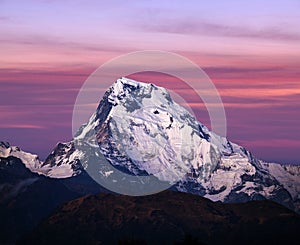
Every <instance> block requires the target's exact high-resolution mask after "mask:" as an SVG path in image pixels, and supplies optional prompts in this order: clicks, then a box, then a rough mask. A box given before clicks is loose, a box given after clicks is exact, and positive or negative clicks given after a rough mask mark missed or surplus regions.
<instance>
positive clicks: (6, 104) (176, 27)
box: [0, 0, 300, 164]
mask: <svg viewBox="0 0 300 245" xmlns="http://www.w3.org/2000/svg"><path fill="white" fill-rule="evenodd" d="M299 9H300V2H299V1H297V0H295V1H292V0H287V1H284V0H282V1H276V0H272V1H271V0H270V1H263V3H262V1H186V2H184V1H57V0H48V1H46V0H45V1H33V0H31V1H30V0H29V1H8V0H7V1H5V0H4V1H3V0H2V1H1V0H0V33H1V35H0V51H1V55H0V87H1V96H0V102H1V104H0V118H1V120H0V140H6V141H9V142H11V144H13V145H19V146H20V147H21V148H23V149H24V150H27V151H31V152H34V153H37V154H39V155H40V156H41V158H44V157H45V156H46V155H47V154H48V153H49V152H50V151H51V149H52V148H53V146H54V145H55V144H56V143H57V142H58V141H68V140H70V139H71V137H72V128H71V125H72V110H73V105H74V102H75V99H76V95H77V93H78V91H79V89H80V87H81V86H82V84H83V83H84V81H85V80H86V79H87V77H88V76H89V75H90V74H91V73H92V72H93V71H94V70H95V69H96V68H97V67H98V66H100V65H101V64H103V63H104V62H106V61H108V60H109V59H111V58H114V57H116V56H118V55H122V54H125V53H127V52H131V51H137V50H145V49H156V50H165V51H171V52H176V53H178V54H181V55H184V56H186V57H187V58H189V59H190V60H192V61H193V62H195V63H196V64H197V65H199V66H200V67H201V68H203V69H204V70H205V71H206V73H207V74H208V75H209V76H210V78H211V79H212V81H213V82H214V83H215V85H216V87H217V89H218V90H219V93H220V95H221V96H222V100H223V102H224V105H225V110H226V114H227V122H228V134H227V136H228V138H229V139H230V140H232V141H234V142H237V143H240V144H242V145H243V146H245V147H247V148H248V149H249V150H251V151H252V152H253V153H254V155H256V156H257V157H259V158H261V159H264V160H266V161H276V162H284V163H295V164H296V163H298V164H300V151H299V149H300V140H299V139H300V126H299V125H300V124H299V119H300V113H299V112H300V29H299V26H300V15H299ZM148 78H149V79H151V76H148ZM152 78H153V79H154V77H152ZM151 82H153V81H151ZM160 85H163V84H160ZM166 86H167V84H166ZM174 90H176V88H174ZM177 92H178V93H179V94H182V96H184V93H186V94H188V92H187V91H186V90H180V89H177ZM193 98H194V97H193V96H189V102H190V103H191V105H192V106H193V108H194V110H195V111H196V112H197V117H198V119H199V120H200V121H201V122H203V123H205V124H207V125H209V120H208V117H207V113H206V111H205V108H203V105H202V104H201V103H200V102H199V101H197V100H196V101H193Z"/></svg>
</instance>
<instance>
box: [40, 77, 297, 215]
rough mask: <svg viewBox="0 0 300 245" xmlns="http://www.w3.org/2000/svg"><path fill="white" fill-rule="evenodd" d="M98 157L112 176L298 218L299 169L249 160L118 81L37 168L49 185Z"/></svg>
mask: <svg viewBox="0 0 300 245" xmlns="http://www.w3.org/2000/svg"><path fill="white" fill-rule="evenodd" d="M99 153H100V154H102V155H103V156H104V158H105V160H106V162H107V161H108V162H109V164H110V165H111V166H114V169H116V170H119V171H122V172H124V173H126V174H129V175H132V176H154V177H156V178H157V179H159V180H161V181H164V182H168V183H169V184H170V185H172V188H173V189H176V190H178V191H181V192H188V193H194V194H198V195H201V196H204V197H206V198H209V199H211V200H213V201H222V202H246V201H249V200H262V199H269V200H273V201H275V202H278V203H281V204H283V205H285V206H287V207H289V208H290V209H293V210H295V211H297V212H300V166H290V165H280V164H275V163H265V162H263V161H261V160H258V159H256V158H255V157H254V156H253V155H252V154H251V153H250V152H249V151H247V150H246V149H245V148H244V147H242V146H239V145H237V144H234V143H232V142H230V141H229V140H228V139H227V138H225V137H221V136H218V135H217V134H215V133H213V132H211V131H210V130H209V129H208V128H207V127H205V126H204V125H203V124H201V123H200V122H198V121H197V120H196V119H195V118H194V117H193V116H192V115H191V114H190V113H189V112H188V111H187V110H186V109H184V108H183V107H182V106H180V105H179V104H177V103H176V102H174V101H173V100H172V98H171V96H170V94H169V92H168V91H167V90H166V89H165V88H162V87H158V86H155V85H153V84H148V83H142V82H137V81H134V80H131V79H128V78H120V79H118V80H117V81H116V82H115V83H114V84H113V85H112V86H111V87H110V88H109V89H108V90H107V91H106V93H105V94H104V96H103V98H102V99H101V101H100V103H99V105H98V107H97V110H96V111H95V113H94V114H93V115H92V116H91V117H90V119H89V121H88V122H87V123H86V124H84V125H82V126H81V127H80V129H79V130H78V132H77V134H76V135H75V137H74V139H73V141H71V142H68V143H59V144H58V145H57V146H56V148H55V149H54V150H53V151H52V153H51V154H50V155H49V156H48V158H47V159H46V161H45V162H44V163H41V164H40V165H38V166H39V168H40V169H47V171H46V172H45V171H40V172H41V173H43V174H46V175H49V174H50V173H51V175H50V176H51V177H56V178H62V177H71V176H76V175H79V174H81V173H83V172H84V171H85V169H86V168H87V167H88V166H87V165H86V164H85V161H84V160H85V157H86V156H87V155H89V156H90V155H93V156H98V155H99ZM36 171H37V170H36ZM48 173H49V174H48ZM96 174H98V175H101V178H110V177H111V176H113V174H114V170H111V169H110V170H109V171H108V170H107V168H106V166H105V164H103V165H101V166H100V167H99V169H98V170H97V173H96ZM114 181H117V180H114Z"/></svg>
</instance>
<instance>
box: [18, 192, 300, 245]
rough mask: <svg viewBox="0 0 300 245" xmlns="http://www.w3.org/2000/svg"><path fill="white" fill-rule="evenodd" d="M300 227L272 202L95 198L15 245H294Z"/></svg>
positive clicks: (168, 196) (173, 196)
mask: <svg viewBox="0 0 300 245" xmlns="http://www.w3.org/2000/svg"><path fill="white" fill-rule="evenodd" d="M299 228H300V216H299V215H297V214H295V213H293V212H292V211H290V210H288V209H286V208H284V207H282V206H280V205H278V204H275V203H273V202H270V201H259V202H249V203H246V204H223V203H220V202H217V203H214V202H212V201H209V200H208V199H205V198H203V197H200V196H196V195H190V194H186V193H178V192H171V191H164V192H161V193H159V194H155V195H151V196H143V197H130V196H124V195H117V194H99V195H97V196H87V197H82V198H79V199H76V200H73V201H71V202H68V203H66V204H65V205H63V206H62V207H61V208H60V209H58V210H56V212H54V213H53V214H52V215H51V216H50V217H48V219H46V220H45V221H44V222H42V224H41V225H40V226H39V227H38V228H37V229H35V230H34V231H33V232H32V233H31V234H29V235H27V236H26V237H24V238H23V239H21V240H20V241H19V243H18V244H65V243H71V244H102V243H103V244H117V243H118V242H119V243H120V242H122V241H123V242H124V244H131V243H129V242H130V241H131V242H134V241H135V242H136V243H132V244H174V242H179V241H181V240H183V239H184V237H186V236H188V235H190V236H191V237H192V238H194V240H198V241H199V242H200V241H201V242H202V243H201V244H203V243H205V244H282V243H284V244H297V241H298V231H299ZM125 241H127V243H125ZM189 244H191V243H189Z"/></svg>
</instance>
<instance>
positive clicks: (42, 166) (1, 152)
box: [0, 142, 80, 178]
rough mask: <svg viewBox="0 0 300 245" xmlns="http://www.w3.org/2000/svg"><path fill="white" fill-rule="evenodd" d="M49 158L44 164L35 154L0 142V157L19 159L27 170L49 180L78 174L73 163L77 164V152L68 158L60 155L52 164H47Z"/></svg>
mask: <svg viewBox="0 0 300 245" xmlns="http://www.w3.org/2000/svg"><path fill="white" fill-rule="evenodd" d="M70 144H72V143H68V144H66V145H67V146H68V147H69V145H70ZM58 145H59V144H58ZM68 147H66V149H69V150H71V148H68ZM52 153H54V152H52ZM50 156H51V154H50ZM50 156H48V158H47V159H46V161H45V162H42V161H40V160H39V157H38V156H37V155H35V154H31V153H28V152H24V151H22V150H21V149H20V148H19V147H17V146H10V144H9V143H8V142H0V157H2V158H8V157H16V158H18V159H20V160H21V161H22V162H23V164H24V165H25V167H26V168H28V169H29V170H30V171H31V172H34V173H37V174H40V175H45V176H48V177H51V178H66V177H71V176H75V175H77V174H79V173H80V170H79V169H78V167H74V163H77V162H78V161H79V160H78V158H79V157H80V153H79V152H77V151H74V152H73V151H72V153H70V155H69V156H68V158H67V157H66V155H65V154H63V155H61V156H60V157H59V156H56V158H55V160H54V162H53V163H52V164H49V162H50V160H49V159H50Z"/></svg>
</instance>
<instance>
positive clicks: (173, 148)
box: [79, 78, 231, 183]
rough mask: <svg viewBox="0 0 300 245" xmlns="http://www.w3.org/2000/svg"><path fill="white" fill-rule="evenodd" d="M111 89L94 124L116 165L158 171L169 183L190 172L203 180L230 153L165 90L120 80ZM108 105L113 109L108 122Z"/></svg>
mask: <svg viewBox="0 0 300 245" xmlns="http://www.w3.org/2000/svg"><path fill="white" fill-rule="evenodd" d="M109 91H110V92H109V93H108V94H107V95H106V97H104V98H103V101H102V106H99V107H98V110H97V113H96V116H95V118H94V122H101V124H100V123H98V125H97V127H96V132H97V141H98V144H99V146H100V150H101V153H102V154H103V155H104V156H106V157H107V159H108V160H109V161H110V163H111V164H113V165H115V166H121V167H125V168H126V169H127V170H128V171H129V172H131V173H132V174H141V173H147V174H153V175H154V176H156V177H158V178H159V179H160V180H163V181H169V182H170V183H176V182H177V181H178V180H180V179H182V178H184V176H185V175H186V174H187V173H196V174H197V177H198V179H199V181H200V180H205V179H207V178H209V176H210V174H211V172H212V171H213V170H214V169H215V168H216V166H217V164H218V163H219V161H220V158H221V155H222V151H225V152H227V153H230V152H231V148H230V144H229V142H228V141H227V140H226V139H225V140H224V139H222V140H224V141H225V145H222V147H217V146H216V145H215V144H214V143H212V142H211V138H214V139H215V138H216V137H217V136H215V135H213V137H212V136H211V135H210V134H209V131H208V129H207V128H205V127H204V126H203V125H201V124H200V123H199V122H197V120H196V119H195V118H194V117H193V116H191V115H190V113H189V112H188V111H187V110H185V109H184V108H183V107H181V106H180V105H178V104H177V103H175V102H174V101H173V100H172V99H171V97H170V94H169V93H168V91H167V90H166V89H164V88H161V87H157V86H155V85H153V84H146V83H140V82H136V81H133V80H130V79H126V78H121V79H118V80H117V81H116V83H115V84H114V85H113V86H112V87H111V88H110V90H109ZM107 104H110V106H108V105H107ZM100 105H101V104H100ZM104 107H106V108H109V111H106V114H107V115H106V117H105V120H103V113H102V112H103V111H104V110H103V108H104ZM88 125H89V127H90V125H93V123H91V122H90V123H89V124H88ZM90 128H91V127H90ZM82 132H84V130H83V131H82ZM82 134H83V133H82ZM82 134H81V135H82ZM81 135H80V136H79V137H81ZM222 143H224V142H223V141H222ZM195 146H197V147H195ZM112 148H113V149H112ZM120 159H122V161H121V162H120Z"/></svg>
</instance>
